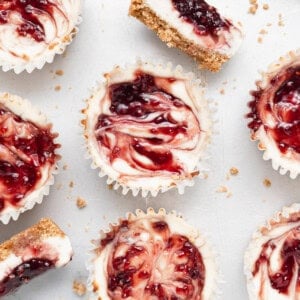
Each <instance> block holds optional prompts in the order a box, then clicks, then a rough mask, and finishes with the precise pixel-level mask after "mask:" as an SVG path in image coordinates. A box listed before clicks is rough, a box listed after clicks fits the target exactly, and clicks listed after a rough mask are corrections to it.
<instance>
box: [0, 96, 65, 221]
mask: <svg viewBox="0 0 300 300" xmlns="http://www.w3.org/2000/svg"><path fill="white" fill-rule="evenodd" d="M0 103H2V104H3V105H4V106H5V107H7V108H8V109H10V110H11V111H12V112H13V113H15V114H16V115H18V116H20V117H21V118H23V119H24V120H27V121H31V122H33V123H34V124H36V125H38V126H45V125H47V126H49V125H50V126H51V127H52V124H50V123H49V122H48V120H47V117H46V116H45V115H44V114H42V113H41V111H40V110H39V109H37V108H36V107H34V106H33V105H32V104H31V103H30V102H29V101H28V100H26V99H22V98H21V97H19V96H16V95H11V94H8V93H2V94H0ZM51 132H52V131H51ZM52 134H53V135H54V140H53V142H54V144H55V145H56V146H57V148H59V147H60V145H59V144H58V143H57V142H56V141H55V140H56V139H57V136H58V134H57V133H53V132H52ZM57 148H56V150H55V153H54V154H55V156H56V162H55V163H54V164H53V165H52V166H51V167H50V168H49V171H48V174H46V176H48V178H45V182H44V184H43V185H42V186H40V187H39V188H36V189H34V190H33V191H31V192H28V195H26V196H25V197H24V198H23V199H22V201H20V203H19V204H20V205H22V206H20V207H10V206H9V207H6V208H5V210H4V211H3V212H2V213H1V212H0V222H2V223H3V224H8V223H9V221H10V220H11V219H13V220H14V221H16V220H17V219H18V218H19V216H20V214H21V213H23V212H25V211H27V210H30V209H32V208H33V207H34V205H35V204H37V203H38V204H41V203H42V201H43V198H44V196H47V195H48V194H49V190H50V186H51V185H53V184H54V175H55V174H57V173H58V167H57V161H58V160H59V159H60V155H59V154H58V150H57Z"/></svg>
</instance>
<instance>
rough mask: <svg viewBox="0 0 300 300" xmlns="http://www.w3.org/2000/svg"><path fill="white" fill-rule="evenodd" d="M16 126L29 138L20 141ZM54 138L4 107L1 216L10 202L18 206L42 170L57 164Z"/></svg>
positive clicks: (0, 121)
mask: <svg viewBox="0 0 300 300" xmlns="http://www.w3.org/2000/svg"><path fill="white" fill-rule="evenodd" d="M11 122H15V124H11ZM14 125H16V126H23V127H22V129H21V130H26V132H27V135H28V137H27V138H25V137H20V136H19V135H18V132H17V131H18V130H17V129H16V128H14ZM9 127H13V128H9ZM19 134H21V133H19ZM54 138H55V135H53V134H52V133H51V132H50V129H49V128H45V129H42V128H38V127H36V125H34V124H33V123H31V122H28V121H24V120H22V119H21V118H20V117H18V116H16V115H14V114H13V113H12V112H11V111H9V110H8V109H6V108H4V107H3V106H2V107H1V106H0V186H1V190H2V193H1V195H0V213H1V211H2V210H3V209H4V208H5V205H6V202H7V203H9V204H10V205H13V206H18V205H19V202H20V201H21V200H22V199H23V198H24V197H25V196H26V195H27V193H29V192H30V191H31V190H33V189H34V188H35V186H36V184H37V183H38V181H39V180H40V179H41V176H42V174H41V167H43V166H44V165H45V164H51V165H53V164H54V163H55V161H56V154H55V150H56V148H57V147H58V146H57V145H56V144H55V143H54V141H53V139H54ZM4 152H5V153H6V154H4ZM6 156H9V157H10V158H9V160H7V157H6Z"/></svg>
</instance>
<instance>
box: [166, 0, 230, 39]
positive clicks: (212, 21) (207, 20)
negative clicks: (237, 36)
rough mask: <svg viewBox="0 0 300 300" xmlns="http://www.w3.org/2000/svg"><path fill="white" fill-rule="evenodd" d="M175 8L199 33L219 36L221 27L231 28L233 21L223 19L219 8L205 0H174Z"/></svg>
mask: <svg viewBox="0 0 300 300" xmlns="http://www.w3.org/2000/svg"><path fill="white" fill-rule="evenodd" d="M172 3H173V5H174V7H175V9H176V10H177V11H178V12H179V13H180V17H182V18H183V19H184V20H185V21H186V22H188V23H191V24H193V25H194V31H195V33H196V34H199V35H212V36H215V37H217V36H218V31H219V30H220V29H223V30H229V28H230V26H231V23H230V21H229V20H226V19H223V18H222V17H221V16H220V14H219V13H218V11H217V9H216V8H215V7H213V6H211V5H209V4H208V3H206V2H205V1H203V0H172Z"/></svg>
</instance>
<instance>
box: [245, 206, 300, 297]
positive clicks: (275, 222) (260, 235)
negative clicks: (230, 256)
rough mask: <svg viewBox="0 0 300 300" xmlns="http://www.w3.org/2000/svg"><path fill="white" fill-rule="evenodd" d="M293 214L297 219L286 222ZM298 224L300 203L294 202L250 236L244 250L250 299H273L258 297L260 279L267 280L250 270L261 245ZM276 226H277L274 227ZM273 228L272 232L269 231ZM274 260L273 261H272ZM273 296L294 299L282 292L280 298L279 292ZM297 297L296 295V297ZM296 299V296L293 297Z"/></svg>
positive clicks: (299, 224)
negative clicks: (281, 226)
mask: <svg viewBox="0 0 300 300" xmlns="http://www.w3.org/2000/svg"><path fill="white" fill-rule="evenodd" d="M293 215H296V216H298V218H299V220H298V221H297V222H296V223H294V222H293V221H290V223H291V224H287V222H288V220H290V219H291V218H292V217H293ZM280 224H282V225H286V228H283V229H282V230H280V228H279V225H280ZM299 226H300V204H299V203H295V204H293V205H291V206H289V207H284V208H283V209H282V211H280V212H277V213H276V214H274V216H273V217H272V218H271V219H269V220H268V221H267V222H266V224H265V225H264V226H261V227H260V228H259V229H258V230H257V231H256V232H255V233H254V234H253V236H252V239H251V241H250V244H249V246H248V248H247V250H246V252H245V256H244V274H245V275H246V280H247V289H248V294H249V299H250V300H260V299H261V300H267V299H268V300H273V298H272V297H271V296H270V297H271V298H270V297H269V298H264V299H263V298H258V297H257V295H258V293H259V292H260V286H259V284H260V280H264V281H267V280H266V278H264V279H261V278H260V277H258V278H257V279H255V278H254V276H253V274H252V272H253V269H254V267H255V262H256V261H257V260H258V259H259V257H260V254H261V250H262V246H263V245H264V244H265V243H266V242H268V241H269V240H271V239H273V238H279V237H281V236H282V235H283V234H284V233H285V232H287V231H289V230H291V229H292V228H296V227H299ZM276 227H277V228H276ZM272 230H273V233H271V231H272ZM282 238H283V237H281V238H280V239H281V241H280V246H282V243H283V240H282ZM273 262H274V261H273ZM274 293H275V295H274V296H273V297H274V299H275V298H276V299H277V298H278V297H279V298H278V299H294V298H293V297H292V298H291V297H290V296H289V295H284V294H282V298H280V296H279V293H278V292H275V291H274ZM297 298H298V297H297ZM295 299H296V298H295Z"/></svg>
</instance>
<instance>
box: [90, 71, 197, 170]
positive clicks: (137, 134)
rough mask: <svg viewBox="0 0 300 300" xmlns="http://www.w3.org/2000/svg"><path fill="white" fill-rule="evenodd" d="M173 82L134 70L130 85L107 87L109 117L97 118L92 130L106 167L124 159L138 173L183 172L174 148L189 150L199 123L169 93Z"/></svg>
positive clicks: (125, 83) (122, 84)
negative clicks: (106, 160)
mask: <svg viewBox="0 0 300 300" xmlns="http://www.w3.org/2000/svg"><path fill="white" fill-rule="evenodd" d="M177 80H180V79H174V78H162V77H154V76H152V75H150V74H146V73H143V72H142V71H137V72H136V73H135V79H134V80H133V81H131V82H123V83H118V84H112V85H110V86H109V89H108V94H107V97H109V101H110V108H109V113H107V114H101V115H100V116H99V118H98V122H97V124H96V127H95V131H96V137H97V140H98V142H99V144H100V145H101V147H105V148H106V149H108V150H109V161H110V163H113V162H115V161H116V160H118V159H122V160H124V161H126V162H127V164H128V165H129V166H130V167H131V168H133V169H135V170H139V171H141V172H145V171H146V172H150V173H153V172H169V173H178V174H184V172H185V169H184V166H183V165H182V164H181V162H180V161H179V160H178V159H177V158H174V155H173V150H178V151H180V150H182V151H189V150H193V145H191V141H195V140H196V139H198V138H199V135H200V124H199V121H198V120H197V117H196V116H195V114H194V112H193V111H192V109H191V108H190V107H189V106H187V105H186V104H185V103H184V102H183V101H182V100H180V99H178V98H176V97H174V96H173V95H171V94H170V93H168V92H167V89H168V87H169V86H170V85H171V84H173V83H174V82H176V81H177ZM112 136H113V137H114V138H112ZM188 142H190V144H189V146H185V144H187V143H188Z"/></svg>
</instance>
